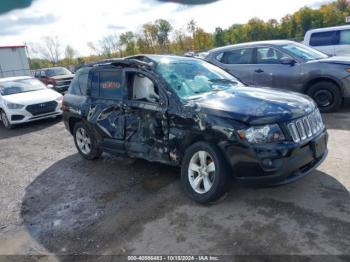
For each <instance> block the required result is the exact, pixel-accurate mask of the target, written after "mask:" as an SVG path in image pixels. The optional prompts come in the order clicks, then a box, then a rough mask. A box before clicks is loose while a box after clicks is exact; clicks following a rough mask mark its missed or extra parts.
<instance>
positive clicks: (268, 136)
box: [238, 124, 285, 144]
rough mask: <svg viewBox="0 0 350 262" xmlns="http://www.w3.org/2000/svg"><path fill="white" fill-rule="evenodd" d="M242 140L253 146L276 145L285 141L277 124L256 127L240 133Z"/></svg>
mask: <svg viewBox="0 0 350 262" xmlns="http://www.w3.org/2000/svg"><path fill="white" fill-rule="evenodd" d="M238 134H239V137H240V138H241V139H245V140H247V141H248V142H249V143H252V144H264V143H274V142H278V141H283V140H285V137H284V135H283V132H282V130H281V129H280V127H279V126H278V125H277V124H274V125H265V126H254V127H250V128H248V129H246V130H240V131H238Z"/></svg>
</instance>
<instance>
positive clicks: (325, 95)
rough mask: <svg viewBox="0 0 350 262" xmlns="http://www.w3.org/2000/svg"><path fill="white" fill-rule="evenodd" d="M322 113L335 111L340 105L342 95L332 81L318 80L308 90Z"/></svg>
mask: <svg viewBox="0 0 350 262" xmlns="http://www.w3.org/2000/svg"><path fill="white" fill-rule="evenodd" d="M308 95H309V96H310V97H312V98H313V99H314V100H315V102H316V104H317V106H318V108H319V109H320V111H321V112H322V113H330V112H335V111H337V110H338V109H339V108H340V106H341V105H342V100H343V99H342V95H341V93H340V90H339V88H338V87H337V86H336V85H335V84H334V83H332V82H327V81H323V82H318V83H316V84H314V85H312V86H311V87H310V89H309V91H308Z"/></svg>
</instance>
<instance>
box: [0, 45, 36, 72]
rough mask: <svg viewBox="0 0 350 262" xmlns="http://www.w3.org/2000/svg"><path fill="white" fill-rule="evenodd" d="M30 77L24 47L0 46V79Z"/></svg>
mask: <svg viewBox="0 0 350 262" xmlns="http://www.w3.org/2000/svg"><path fill="white" fill-rule="evenodd" d="M30 75H31V72H30V69H29V63H28V58H27V54H26V46H24V45H17V46H0V78H1V77H10V76H30Z"/></svg>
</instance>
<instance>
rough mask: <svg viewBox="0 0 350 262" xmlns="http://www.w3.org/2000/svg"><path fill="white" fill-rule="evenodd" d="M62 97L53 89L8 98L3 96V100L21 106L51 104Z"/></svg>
mask: <svg viewBox="0 0 350 262" xmlns="http://www.w3.org/2000/svg"><path fill="white" fill-rule="evenodd" d="M60 97H62V95H61V94H59V93H57V92H56V91H54V90H51V89H43V90H38V91H33V92H26V93H19V94H13V95H8V96H3V97H2V98H3V100H5V101H6V102H10V103H15V104H21V105H25V106H27V105H32V104H37V103H43V102H49V101H53V100H57V99H59V98H60Z"/></svg>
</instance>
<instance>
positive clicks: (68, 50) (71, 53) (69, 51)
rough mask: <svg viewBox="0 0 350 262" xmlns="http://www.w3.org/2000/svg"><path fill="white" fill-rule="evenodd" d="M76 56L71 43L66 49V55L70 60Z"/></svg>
mask: <svg viewBox="0 0 350 262" xmlns="http://www.w3.org/2000/svg"><path fill="white" fill-rule="evenodd" d="M75 56H76V51H75V50H74V48H73V47H72V46H70V45H67V46H66V48H65V49H64V57H65V58H66V59H68V60H73V59H74V58H75Z"/></svg>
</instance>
